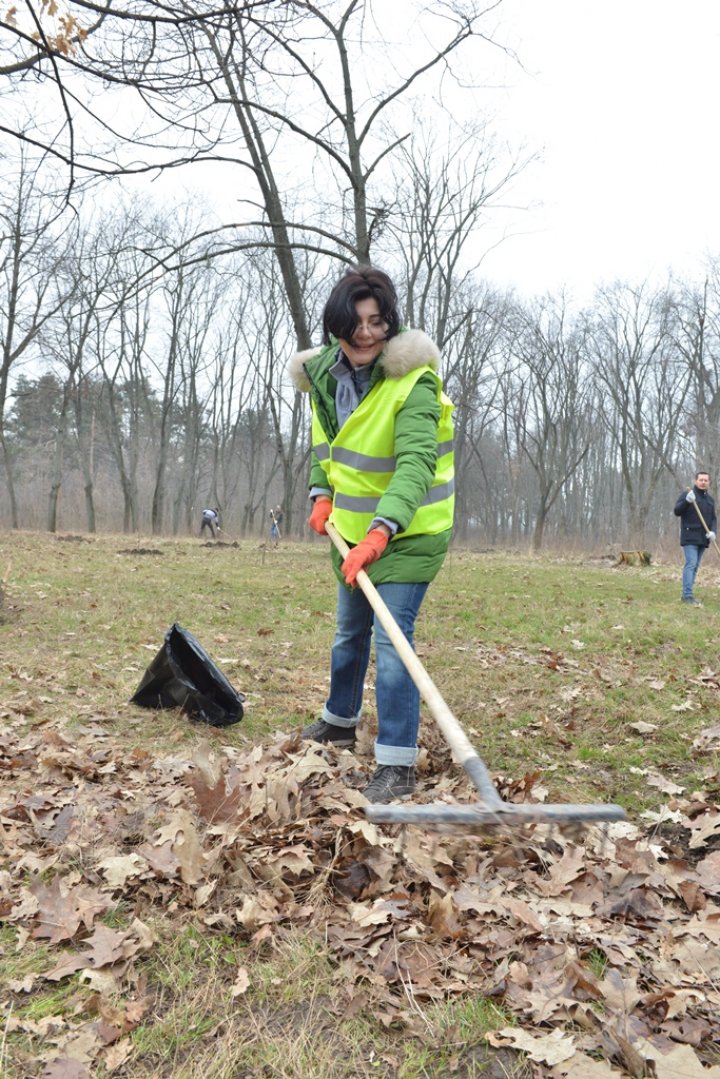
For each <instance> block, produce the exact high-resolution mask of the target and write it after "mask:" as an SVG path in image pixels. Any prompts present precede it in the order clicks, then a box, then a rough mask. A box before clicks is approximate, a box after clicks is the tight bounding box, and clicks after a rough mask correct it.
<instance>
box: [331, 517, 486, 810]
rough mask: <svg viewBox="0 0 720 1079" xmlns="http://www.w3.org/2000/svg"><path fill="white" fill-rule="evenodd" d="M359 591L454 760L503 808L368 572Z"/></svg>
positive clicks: (341, 547)
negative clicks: (397, 656)
mask: <svg viewBox="0 0 720 1079" xmlns="http://www.w3.org/2000/svg"><path fill="white" fill-rule="evenodd" d="M325 528H326V530H327V534H328V536H329V537H330V539H331V540H332V541H333V543H334V544H335V546H336V547H337V549H338V551H339V552H340V554H341V555H342V556H343V558H346V557H347V555H348V554H349V552H350V548H349V547H348V545H347V543H346V542H345V540H344V539H343V538H342V536H341V535H340V534H339V532H338V531H337V529H336V528H335V526H334V525H332V524H330V522H329V521H327V522H326V524H325ZM357 583H358V587H359V588H360V589H361V591H362V592H363V593H364V594H365V597H366V599H367V601H368V603H369V604H370V606H371V607H372V609H373V610H374V611H375V614H376V615H377V618H378V621H379V622H380V624H381V625H382V627H383V629H384V630H385V632H386V633H387V635H388V637H389V638H390V640H391V641H392V644H393V646H394V648H395V651H396V652H397V654H398V655H399V656H400V659H401V660H402V662H403V664H404V665H405V668H406V670H407V672H408V674H409V675H410V677H411V678H412V680H413V682H414V683H415V685H416V686H417V688H418V690H419V692H420V696H421V697H422V699H423V700H424V701H425V703H426V705H427V706H428V708H429V710H430V712H431V714H432V717H433V719H434V720H435V722H436V723H437V725H438V727H439V728H440V730H441V731H442V733H443V735H444V737H445V741H446V742H447V744H448V745H449V746H450V749H451V751H452V755H453V758H454V760H455V761H456V762H457V763H458V764H460V765H462V767H463V768H464V770H465V772H466V773H467V775H468V776H469V778H470V779H471V780H472V782H473V783H474V785H475V787H476V788H477V790H478V792H479V793H480V795H481V797H482V798H483V800H484V802H485V803H486V805H487V806H488V807H489V808H492V807H494V806H501V805H502V804H503V803H502V799H501V798H500V795H499V794H498V792H497V790H496V789H495V785H494V783H493V781H492V779H491V778H490V774H489V772H488V770H487V768H486V767H485V764H484V762H483V761H482V760H481V759H480V757H479V756H478V754H477V753H476V751H475V750H474V749H473V747H472V745H471V743H470V741H469V739H468V737H467V735H466V734H465V731H464V730H463V729H462V727H461V726H460V724H459V722H458V721H457V719H456V718H455V716H454V715H453V714H452V712H451V711H450V709H449V708H448V706H447V704H446V703H445V701H444V700H443V698H442V697H441V695H440V691H439V690H438V688H437V686H436V685H435V683H434V682H433V680H432V678H431V677H430V675H429V674H428V673H427V671H426V670H425V668H424V667H423V665H422V663H421V662H420V660H419V659H418V657H417V656H416V655H415V652H414V650H413V648H412V645H410V644H409V643H408V640H407V638H406V637H405V634H404V633H403V631H402V630H401V629H400V627H399V625H398V624H397V622H396V621H395V619H394V618H393V616H392V614H391V612H390V610H389V608H388V606H387V604H386V603H385V601H384V599H383V598H382V596H381V595H380V594H379V592H378V591H377V589H376V588H375V585H374V584H373V583H372V581H371V580H370V578H369V577H368V575H367V573H366V572H365V570H362V569H361V570H360V571H359V572H358V575H357Z"/></svg>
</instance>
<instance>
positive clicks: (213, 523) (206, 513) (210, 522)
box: [200, 509, 220, 539]
mask: <svg viewBox="0 0 720 1079" xmlns="http://www.w3.org/2000/svg"><path fill="white" fill-rule="evenodd" d="M219 527H220V514H219V513H218V511H217V509H214V510H203V511H202V522H201V524H200V538H201V539H202V535H203V532H204V531H205V529H206V528H209V529H210V535H211V536H212V538H213V539H217V531H216V529H218V528H219Z"/></svg>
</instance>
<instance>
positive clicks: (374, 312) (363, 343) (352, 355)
mask: <svg viewBox="0 0 720 1079" xmlns="http://www.w3.org/2000/svg"><path fill="white" fill-rule="evenodd" d="M355 310H356V311H357V326H356V327H355V330H354V332H353V335H352V340H350V341H345V340H344V339H343V338H342V337H340V338H339V339H338V340H339V344H340V348H341V349H342V350H343V352H344V353H345V355H346V356H347V358H348V360H349V361H350V363H351V365H352V366H353V367H367V365H368V364H370V363H372V362H373V360H375V359H377V357H378V356H379V355H380V353H381V352H382V350H383V348H384V347H385V334H386V333H387V329H388V327H387V322H383V320H382V318H381V316H380V308H379V307H378V302H377V300H374V299H373V298H372V297H371V296H368V298H367V299H366V300H358V302H357V303H356V304H355Z"/></svg>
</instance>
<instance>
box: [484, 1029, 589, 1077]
mask: <svg viewBox="0 0 720 1079" xmlns="http://www.w3.org/2000/svg"><path fill="white" fill-rule="evenodd" d="M485 1039H486V1041H488V1042H489V1043H490V1045H492V1046H493V1048H496V1049H499V1048H503V1047H507V1046H512V1047H513V1049H520V1050H522V1052H523V1053H526V1054H527V1055H528V1056H529V1057H530V1059H531V1060H534V1061H536V1062H537V1063H538V1064H549V1065H550V1066H551V1067H552V1066H553V1065H555V1064H560V1063H561V1061H563V1060H569V1059H570V1057H573V1056H575V1052H576V1046H575V1039H574V1038H571V1037H566V1036H565V1034H564V1033H563V1031H562V1030H560V1029H555V1030H553V1031H552V1032H551V1033H550V1034H546V1035H544V1036H543V1037H539V1038H536V1037H535V1036H534V1035H533V1034H531V1033H530V1031H529V1030H523V1029H522V1028H521V1027H503V1029H502V1030H498V1031H492V1030H491V1031H488V1033H487V1034H486V1035H485Z"/></svg>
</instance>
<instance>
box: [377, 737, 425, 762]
mask: <svg viewBox="0 0 720 1079" xmlns="http://www.w3.org/2000/svg"><path fill="white" fill-rule="evenodd" d="M417 755H418V751H417V746H383V745H381V744H380V742H376V743H375V760H376V761H377V763H378V764H395V765H398V766H399V767H400V768H411V767H412V766H413V765H414V764H415V761H416V760H417Z"/></svg>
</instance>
